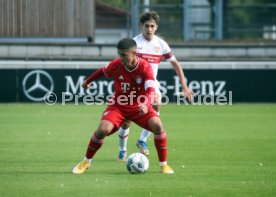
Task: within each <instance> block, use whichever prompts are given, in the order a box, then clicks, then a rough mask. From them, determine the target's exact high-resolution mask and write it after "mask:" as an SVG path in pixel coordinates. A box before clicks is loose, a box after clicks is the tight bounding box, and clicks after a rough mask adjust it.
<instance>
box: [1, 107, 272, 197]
mask: <svg viewBox="0 0 276 197" xmlns="http://www.w3.org/2000/svg"><path fill="white" fill-rule="evenodd" d="M103 109H104V106H84V105H79V106H74V105H66V106H61V105H55V106H47V105H44V104H1V105H0V148H1V151H0V196H1V197H11V196H12V197H15V196H20V197H21V196H26V197H32V196H36V197H37V196H57V197H62V196H66V197H68V196H74V197H76V196H78V197H80V196H85V197H87V196H93V197H98V196H99V197H104V196H107V197H115V196H143V197H144V196H157V197H163V196H164V197H167V196H172V197H185V196H187V197H189V196H192V197H195V196H203V197H208V196H210V197H214V196H223V197H225V196H233V197H236V196H241V197H245V196H250V197H254V196H262V197H264V196H265V197H267V196H271V197H272V196H275V195H276V105H273V104H238V105H233V106H176V105H168V106H163V107H162V110H161V118H162V120H163V124H164V127H165V129H166V131H167V134H168V148H169V163H170V165H171V166H172V167H173V168H174V170H175V174H173V175H164V174H161V173H159V164H158V160H157V154H156V151H155V148H154V144H153V139H152V137H151V138H150V140H149V141H148V144H149V148H150V150H151V156H150V158H149V160H150V168H149V171H148V172H147V173H146V174H143V175H131V174H129V173H128V172H127V170H126V168H125V165H124V163H118V162H117V160H116V159H117V154H118V146H117V134H114V135H112V136H110V137H108V138H107V139H106V140H105V144H104V145H103V147H102V149H101V150H99V152H98V153H97V155H96V156H95V158H94V162H93V165H92V167H91V168H90V169H89V170H88V171H87V172H86V173H85V174H82V175H73V174H71V170H72V167H73V166H74V165H75V164H76V163H77V162H79V161H80V160H81V159H82V158H83V156H84V154H85V151H86V147H87V144H88V141H89V138H90V137H91V134H92V132H93V131H94V129H95V128H96V127H97V125H98V122H99V119H100V116H101V113H102V111H103ZM139 134H140V129H139V128H138V127H137V126H136V125H134V124H133V125H132V126H131V133H130V136H129V142H128V152H129V153H132V152H137V149H136V147H135V142H136V140H137V139H138V137H139Z"/></svg>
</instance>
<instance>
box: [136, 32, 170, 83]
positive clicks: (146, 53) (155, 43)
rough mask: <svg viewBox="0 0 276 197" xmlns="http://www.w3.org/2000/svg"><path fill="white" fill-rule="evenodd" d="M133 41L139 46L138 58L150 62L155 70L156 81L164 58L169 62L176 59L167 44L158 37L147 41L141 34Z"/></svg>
mask: <svg viewBox="0 0 276 197" xmlns="http://www.w3.org/2000/svg"><path fill="white" fill-rule="evenodd" d="M133 39H134V40H135V41H136V44H137V51H136V52H137V56H138V57H140V58H143V59H145V60H147V61H148V63H149V64H150V65H151V67H152V69H153V73H154V78H155V79H156V77H157V73H158V66H159V63H160V62H161V60H162V57H164V58H165V59H166V60H167V61H168V62H171V61H173V60H174V59H175V57H174V55H173V54H172V52H171V49H170V47H169V45H168V44H167V42H165V41H164V40H162V39H161V38H159V37H158V36H155V35H154V36H153V39H152V40H151V41H147V40H146V39H145V38H144V36H143V35H142V34H139V35H138V36H136V37H134V38H133Z"/></svg>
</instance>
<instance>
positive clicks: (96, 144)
mask: <svg viewBox="0 0 276 197" xmlns="http://www.w3.org/2000/svg"><path fill="white" fill-rule="evenodd" d="M103 141H104V139H101V140H100V139H98V138H97V137H96V133H95V132H94V134H93V136H92V138H91V139H90V142H89V145H88V148H87V151H86V155H85V156H86V158H87V159H92V158H93V157H94V155H95V154H96V152H97V151H98V150H99V149H100V148H101V146H102V145H103Z"/></svg>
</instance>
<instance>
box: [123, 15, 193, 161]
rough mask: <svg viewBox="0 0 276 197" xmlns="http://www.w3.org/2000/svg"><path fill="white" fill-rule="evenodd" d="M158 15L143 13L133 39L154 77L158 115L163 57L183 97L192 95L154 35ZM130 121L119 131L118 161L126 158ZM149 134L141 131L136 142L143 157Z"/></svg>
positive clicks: (178, 67) (164, 45)
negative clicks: (177, 80)
mask: <svg viewBox="0 0 276 197" xmlns="http://www.w3.org/2000/svg"><path fill="white" fill-rule="evenodd" d="M158 22H159V15H158V14H157V13H156V12H154V11H151V12H145V13H143V14H142V15H141V16H140V26H141V29H142V33H141V34H139V35H137V36H136V37H134V40H135V41H136V43H137V56H139V57H140V58H143V59H146V60H147V61H148V62H149V63H150V65H151V67H152V69H153V72H154V77H155V82H156V83H155V94H156V97H155V101H154V105H153V108H154V109H155V110H156V111H157V112H158V113H159V111H160V106H161V92H160V90H159V82H158V81H157V79H156V77H157V72H158V66H159V63H160V61H161V59H162V57H164V58H165V59H166V60H167V61H168V62H169V63H170V64H171V65H172V66H173V68H174V69H175V72H176V74H177V76H178V77H179V80H180V82H181V85H182V91H183V93H184V95H185V96H186V97H187V98H188V100H189V101H191V100H192V96H193V93H192V91H191V90H190V89H189V88H188V86H187V84H186V80H185V77H184V73H183V70H182V67H181V65H180V64H179V62H178V61H177V59H176V58H175V56H174V55H173V54H172V51H171V49H170V47H169V45H168V44H167V43H166V42H165V41H164V40H162V39H161V38H159V37H158V36H156V35H155V32H156V30H157V28H158ZM129 126H130V121H125V122H124V124H123V125H122V126H121V128H120V129H119V149H120V150H119V156H118V160H125V159H126V156H127V147H126V146H127V138H128V134H129ZM150 134H151V132H149V131H147V130H145V129H143V130H142V132H141V136H140V138H139V140H138V141H137V144H136V145H137V147H138V148H140V152H141V153H143V154H144V155H146V156H148V155H149V150H148V147H147V144H146V141H147V139H148V137H149V136H150Z"/></svg>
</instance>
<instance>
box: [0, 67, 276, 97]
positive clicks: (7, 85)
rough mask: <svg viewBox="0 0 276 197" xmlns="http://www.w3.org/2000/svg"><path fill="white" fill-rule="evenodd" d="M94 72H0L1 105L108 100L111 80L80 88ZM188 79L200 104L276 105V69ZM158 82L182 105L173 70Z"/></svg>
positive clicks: (201, 73)
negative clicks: (48, 100)
mask: <svg viewBox="0 0 276 197" xmlns="http://www.w3.org/2000/svg"><path fill="white" fill-rule="evenodd" d="M93 71H95V69H94V70H89V69H0V82H1V86H0V91H1V96H0V102H44V100H45V95H46V96H47V93H49V92H52V93H54V94H55V95H56V99H57V101H58V102H78V101H83V99H87V100H89V101H90V102H93V101H96V100H97V99H98V100H97V101H99V100H100V99H101V98H104V99H106V96H108V95H112V94H113V82H112V80H111V79H107V78H101V79H99V80H97V81H96V82H93V84H92V86H91V88H90V89H89V90H84V89H82V88H81V84H82V82H83V81H84V79H85V78H86V77H87V76H89V75H90V74H91V73H92V72H93ZM185 75H186V77H187V82H188V83H187V84H188V86H189V88H190V89H192V91H193V92H194V93H195V94H196V97H195V100H197V101H199V100H202V99H203V100H204V99H205V101H207V102H210V101H211V100H212V99H217V98H218V99H220V98H221V99H222V100H223V99H224V100H223V101H225V102H276V92H275V87H276V70H273V69H271V70H268V69H263V70H262V69H256V70H254V69H244V70H242V69H217V70H215V69H210V70H205V69H190V70H185ZM158 80H159V82H160V91H161V93H162V95H163V96H164V99H165V101H167V102H179V101H180V102H182V101H183V98H179V97H180V96H179V92H181V85H180V82H179V78H178V77H177V75H176V73H175V71H174V70H172V69H160V70H159V71H158ZM87 96H89V97H87ZM224 97H225V98H224ZM225 99H226V100H225ZM64 100H65V101H64ZM76 100H77V101H76Z"/></svg>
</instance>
